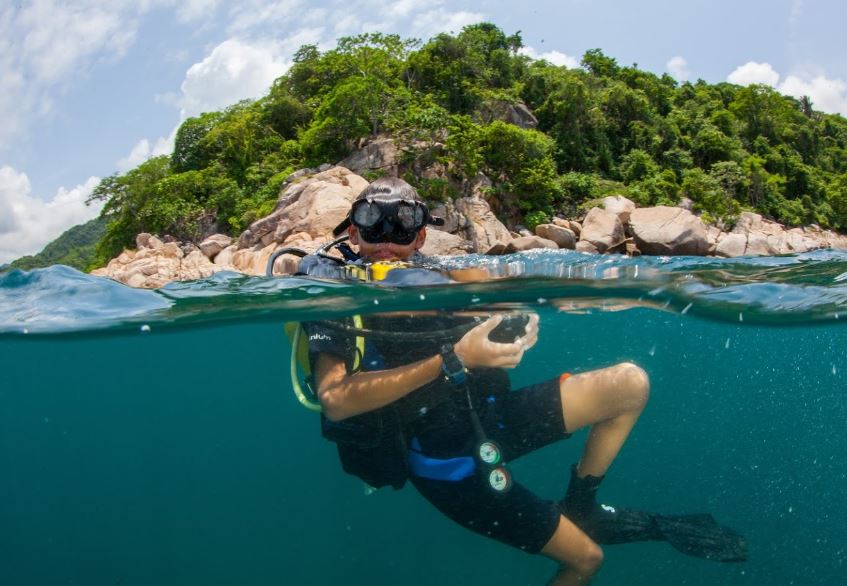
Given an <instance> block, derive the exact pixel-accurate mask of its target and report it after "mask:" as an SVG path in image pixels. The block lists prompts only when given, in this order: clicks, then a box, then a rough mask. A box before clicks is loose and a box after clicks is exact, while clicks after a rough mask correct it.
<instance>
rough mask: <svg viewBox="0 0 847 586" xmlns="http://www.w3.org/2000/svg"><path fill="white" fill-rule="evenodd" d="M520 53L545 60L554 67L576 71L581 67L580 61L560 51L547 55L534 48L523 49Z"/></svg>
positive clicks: (550, 52) (548, 52)
mask: <svg viewBox="0 0 847 586" xmlns="http://www.w3.org/2000/svg"><path fill="white" fill-rule="evenodd" d="M519 53H520V54H521V55H526V56H527V57H529V58H530V59H544V60H545V61H548V62H549V63H552V64H553V65H564V66H565V67H567V68H568V69H576V68H577V67H579V59H577V58H576V57H571V56H570V55H566V54H564V53H561V52H559V51H547V52H546V53H539V52H538V51H536V50H535V49H534V48H532V47H521V49H520V51H519Z"/></svg>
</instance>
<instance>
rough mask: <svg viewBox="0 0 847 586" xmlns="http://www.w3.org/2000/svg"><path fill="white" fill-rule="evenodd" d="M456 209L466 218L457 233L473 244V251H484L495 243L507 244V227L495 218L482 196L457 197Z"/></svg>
mask: <svg viewBox="0 0 847 586" xmlns="http://www.w3.org/2000/svg"><path fill="white" fill-rule="evenodd" d="M456 211H458V212H459V213H460V214H462V215H463V216H464V217H465V219H466V222H465V223H464V226H463V229H460V231H459V233H460V234H461V235H463V236H464V237H465V239H467V240H469V241H470V242H471V243H472V244H473V250H474V252H485V251H487V250H489V249H490V248H492V247H493V246H494V245H495V244H508V243H509V242H510V241H511V240H512V235H511V234H510V233H509V230H508V228H506V226H504V225H503V223H502V222H500V220H498V219H497V216H495V215H494V212H492V211H491V207H490V206H489V205H488V202H486V201H485V200H484V199H483V198H481V197H475V196H471V197H462V198H459V199H458V200H456Z"/></svg>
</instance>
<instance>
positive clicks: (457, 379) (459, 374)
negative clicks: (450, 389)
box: [441, 344, 467, 385]
mask: <svg viewBox="0 0 847 586" xmlns="http://www.w3.org/2000/svg"><path fill="white" fill-rule="evenodd" d="M441 371H442V372H443V373H444V378H445V379H447V381H448V382H449V383H450V384H453V385H460V384H462V383H463V382H465V377H466V374H467V373H466V371H465V365H464V363H463V362H462V359H461V358H459V357H458V356H456V352H455V351H454V350H453V344H444V345H443V346H441Z"/></svg>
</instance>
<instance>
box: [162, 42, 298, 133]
mask: <svg viewBox="0 0 847 586" xmlns="http://www.w3.org/2000/svg"><path fill="white" fill-rule="evenodd" d="M284 49H285V47H284V46H283V45H281V44H279V43H273V42H256V43H248V42H244V41H239V40H237V39H229V40H226V41H224V42H223V43H221V44H220V45H218V46H217V47H215V48H214V49H213V50H212V52H211V53H210V54H209V56H208V57H206V58H205V59H203V61H201V62H199V63H195V64H194V65H192V66H191V67H190V68H189V69H188V71H187V72H186V74H185V80H184V81H183V82H182V86H181V90H182V96H181V97H180V100H179V103H180V106H181V116H182V118H183V119H185V118H188V117H190V116H196V115H198V114H202V113H203V112H210V111H213V110H220V109H221V108H223V107H225V106H229V105H231V104H234V103H235V102H238V101H239V100H243V99H246V98H256V97H259V96H261V95H263V94H264V93H266V92H267V91H268V89H269V88H270V86H271V84H272V83H273V81H274V80H275V79H276V78H277V77H279V76H280V75H282V74H283V73H285V72H286V70H288V67H289V66H290V62H289V61H287V60H286V57H287V53H286V52H285V50H284Z"/></svg>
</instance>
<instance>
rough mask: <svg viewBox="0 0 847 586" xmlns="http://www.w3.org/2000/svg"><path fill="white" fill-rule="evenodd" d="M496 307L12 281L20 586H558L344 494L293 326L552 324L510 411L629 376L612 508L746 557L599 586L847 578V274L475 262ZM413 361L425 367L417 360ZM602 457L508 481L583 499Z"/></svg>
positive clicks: (462, 289)
mask: <svg viewBox="0 0 847 586" xmlns="http://www.w3.org/2000/svg"><path fill="white" fill-rule="evenodd" d="M445 263H446V265H447V266H449V267H452V268H465V267H480V268H483V269H485V270H486V272H487V273H488V274H489V275H491V276H492V277H494V278H493V279H491V280H489V281H485V282H465V283H456V284H447V285H430V286H420V285H408V284H404V283H402V282H398V281H397V280H391V279H386V280H385V281H382V282H378V283H361V282H334V281H323V280H317V279H308V278H300V277H276V278H260V277H248V276H244V275H236V274H232V273H229V274H224V273H219V274H217V275H215V276H214V277H212V278H209V279H206V280H202V281H195V282H186V283H172V284H170V285H168V286H166V287H164V288H162V289H159V290H155V291H149V290H138V289H131V288H128V287H125V286H123V285H121V284H118V283H116V282H113V281H110V280H106V279H101V278H96V277H92V276H89V275H86V274H83V273H80V272H77V271H75V270H73V269H70V268H67V267H62V266H55V267H51V268H48V269H39V270H35V271H31V272H23V271H18V270H11V271H7V272H5V273H0V373H2V379H0V380H2V382H0V470H2V471H3V478H2V481H0V526H1V527H2V531H0V584H3V585H10V586H18V585H21V586H23V585H81V586H82V585H84V586H92V585H104V586H115V585H121V586H134V585H150V584H156V585H162V586H177V585H179V586H183V585H186V584H198V585H199V584H202V585H204V586H217V585H221V586H223V585H232V584H245V585H272V584H273V585H279V584H308V585H330V584H338V583H344V584H352V585H369V586H370V585H381V584H402V585H408V586H426V585H436V584H437V585H477V584H487V585H491V586H497V585H503V586H506V585H509V586H512V585H524V584H525V585H539V584H544V583H546V581H547V580H548V579H549V578H550V577H551V576H552V575H553V574H554V571H555V569H556V567H555V563H554V562H552V561H550V560H548V559H547V558H544V557H543V556H538V555H528V554H526V553H523V552H521V551H519V550H515V549H512V548H509V547H507V546H505V545H502V544H500V543H498V542H495V541H492V540H488V539H485V538H483V537H480V536H478V535H476V534H474V533H471V532H469V531H467V530H465V529H463V528H461V527H459V526H458V525H456V524H454V523H453V522H451V521H450V520H449V519H447V518H446V517H444V516H443V515H441V513H439V512H438V511H437V510H435V509H434V508H433V507H432V505H430V504H429V503H428V502H427V501H426V500H424V499H423V498H422V497H421V496H420V495H418V494H417V492H416V490H415V489H414V487H412V486H411V485H410V484H407V486H406V487H405V488H404V489H402V490H400V491H395V490H393V489H391V488H390V487H389V488H382V489H380V490H377V491H371V490H366V488H367V487H365V486H364V485H363V483H362V481H361V480H359V479H358V478H356V477H354V476H351V475H348V474H345V473H344V472H343V471H342V469H341V466H340V464H339V461H338V455H337V452H336V448H335V446H334V445H333V444H332V443H330V442H328V441H326V440H325V439H323V438H322V437H321V430H320V424H319V416H318V415H317V414H316V413H314V412H312V411H310V410H308V409H305V408H303V406H301V404H300V402H299V401H298V399H297V397H296V396H295V392H294V389H293V385H292V376H291V368H292V364H291V345H290V343H289V338H288V336H287V334H286V331H285V328H284V325H285V324H286V323H295V322H303V321H310V320H322V319H326V320H338V319H339V318H343V317H347V316H352V315H370V314H376V313H382V312H407V313H408V312H421V317H420V318H419V319H424V320H425V319H428V318H427V316H428V315H433V313H441V312H448V313H449V312H454V311H455V312H458V311H474V312H481V313H496V312H503V311H510V312H511V311H524V312H534V313H537V314H538V315H539V318H540V322H539V328H540V329H539V340H538V343H537V344H536V345H535V347H533V348H532V349H531V350H529V351H528V352H527V353H526V354H525V356H524V357H523V360H522V361H521V363H520V365H519V366H518V367H517V368H516V369H514V370H510V371H509V376H510V378H511V381H512V387H513V388H519V387H522V386H525V385H528V384H531V383H534V382H539V381H543V380H546V379H549V378H552V377H555V376H558V375H559V374H560V373H562V372H564V371H568V372H572V373H579V372H583V371H586V370H591V369H595V368H600V367H603V366H608V365H612V364H615V363H619V362H622V361H632V362H634V363H636V364H637V365H639V366H641V367H642V368H643V369H644V370H645V371H646V372H647V373H648V374H649V376H650V381H651V397H650V402H649V404H648V405H647V408H646V410H645V411H644V413H643V414H642V416H641V418H640V420H639V421H638V424H637V425H636V427H635V429H634V430H633V432H632V434H631V435H630V437H629V439H628V441H627V442H626V445H625V446H624V448H623V451H622V452H621V454H620V455H619V457H618V458H617V460H616V461H615V462H614V464H613V465H612V467H611V469H610V470H609V473H608V475H607V478H606V479H605V481H604V483H603V485H602V488H601V490H600V497H601V499H602V500H603V501H604V502H609V503H613V504H615V505H619V506H626V507H633V508H638V509H644V510H649V511H659V512H667V513H703V512H708V513H711V514H712V515H713V516H714V517H715V519H717V520H718V521H719V522H720V523H721V524H724V525H727V526H729V527H731V528H733V529H734V530H736V531H738V532H739V533H741V534H742V535H743V536H744V537H745V538H746V541H747V546H748V550H749V559H748V560H747V561H745V562H740V563H717V562H714V561H707V560H703V559H699V558H696V557H691V556H686V555H683V554H682V553H680V552H679V551H677V550H675V549H673V548H672V547H671V546H670V545H669V544H668V543H665V542H644V543H629V544H621V545H610V546H605V547H604V552H605V562H604V564H603V567H602V568H601V570H600V572H599V574H598V575H597V577H596V578H595V580H594V581H593V582H592V583H593V584H628V585H648V584H650V585H656V584H686V585H742V584H743V585H748V584H749V585H752V584H779V585H781V584H797V585H808V584H837V583H841V582H842V581H843V579H844V576H845V575H847V567H845V560H847V508H845V505H844V499H845V495H847V457H845V454H847V434H845V429H847V426H846V425H845V422H847V397H845V389H847V384H845V383H847V377H846V376H845V370H847V359H845V343H847V253H844V252H836V251H817V252H814V253H809V254H802V255H794V256H784V257H762V258H736V259H714V258H701V257H674V258H669V257H638V258H625V257H607V256H591V255H582V254H578V253H574V252H566V251H532V252H528V253H522V254H517V255H509V256H503V257H482V256H473V255H472V256H467V257H461V258H452V259H447V260H446V261H445ZM397 339H398V344H401V343H402V344H409V345H410V346H413V345H414V344H415V343H416V340H415V337H414V335H410V336H409V337H408V339H406V338H403V337H402V336H401V335H398V336H397ZM585 436H586V432H585V431H581V432H579V433H577V434H575V435H574V437H573V438H571V439H569V440H564V441H560V442H558V443H555V444H553V445H550V446H547V447H545V448H543V449H541V450H538V451H537V452H534V453H532V454H529V455H527V456H525V457H524V458H521V459H520V460H517V461H515V462H510V463H509V468H510V470H511V473H512V475H513V476H514V479H515V480H516V481H518V482H520V483H521V484H524V485H526V486H527V487H529V488H531V489H532V490H533V491H535V492H537V493H538V494H539V495H541V496H543V497H544V498H549V499H553V500H558V499H561V498H562V497H563V496H564V493H565V489H566V488H567V484H568V478H569V468H570V466H571V464H572V463H574V462H576V461H577V460H578V459H579V456H580V452H581V449H582V446H583V444H584V442H585Z"/></svg>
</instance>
